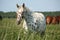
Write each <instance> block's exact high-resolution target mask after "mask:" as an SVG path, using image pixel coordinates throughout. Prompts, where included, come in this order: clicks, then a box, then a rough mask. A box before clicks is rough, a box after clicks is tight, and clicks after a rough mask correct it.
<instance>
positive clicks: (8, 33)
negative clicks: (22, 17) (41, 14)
mask: <svg viewBox="0 0 60 40" xmlns="http://www.w3.org/2000/svg"><path fill="white" fill-rule="evenodd" d="M22 22H23V21H22ZM22 22H21V24H20V25H17V24H16V19H15V18H3V20H2V21H0V40H60V24H56V25H52V24H50V25H47V26H46V31H45V35H44V36H43V37H41V35H40V34H39V33H35V32H33V33H31V32H29V33H28V34H24V33H23V32H24V29H22V24H23V23H22Z"/></svg>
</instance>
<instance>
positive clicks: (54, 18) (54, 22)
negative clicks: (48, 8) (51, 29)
mask: <svg viewBox="0 0 60 40" xmlns="http://www.w3.org/2000/svg"><path fill="white" fill-rule="evenodd" d="M52 18H53V19H52V22H51V23H52V24H57V23H58V20H57V17H55V16H53V17H52Z"/></svg>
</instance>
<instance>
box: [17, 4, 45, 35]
mask: <svg viewBox="0 0 60 40" xmlns="http://www.w3.org/2000/svg"><path fill="white" fill-rule="evenodd" d="M16 6H17V9H18V10H17V12H16V13H17V25H19V24H20V23H21V21H22V19H24V21H23V28H24V29H25V30H26V31H28V30H29V31H31V32H38V33H40V34H43V33H45V30H46V19H45V16H44V15H43V14H42V13H38V12H33V11H31V10H30V9H29V8H27V7H26V6H25V4H24V3H23V4H22V5H21V6H19V5H18V4H16Z"/></svg>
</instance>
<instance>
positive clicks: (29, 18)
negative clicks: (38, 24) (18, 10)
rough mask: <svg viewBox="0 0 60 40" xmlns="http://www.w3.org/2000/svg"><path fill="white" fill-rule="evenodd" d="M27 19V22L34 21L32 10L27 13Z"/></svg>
mask: <svg viewBox="0 0 60 40" xmlns="http://www.w3.org/2000/svg"><path fill="white" fill-rule="evenodd" d="M25 20H26V22H27V23H30V22H33V16H32V12H28V13H27V14H26V15H25Z"/></svg>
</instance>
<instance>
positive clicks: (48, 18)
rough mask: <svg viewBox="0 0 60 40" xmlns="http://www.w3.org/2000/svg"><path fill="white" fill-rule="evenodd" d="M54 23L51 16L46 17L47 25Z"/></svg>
mask: <svg viewBox="0 0 60 40" xmlns="http://www.w3.org/2000/svg"><path fill="white" fill-rule="evenodd" d="M51 22H52V17H51V16H47V17H46V24H51Z"/></svg>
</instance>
